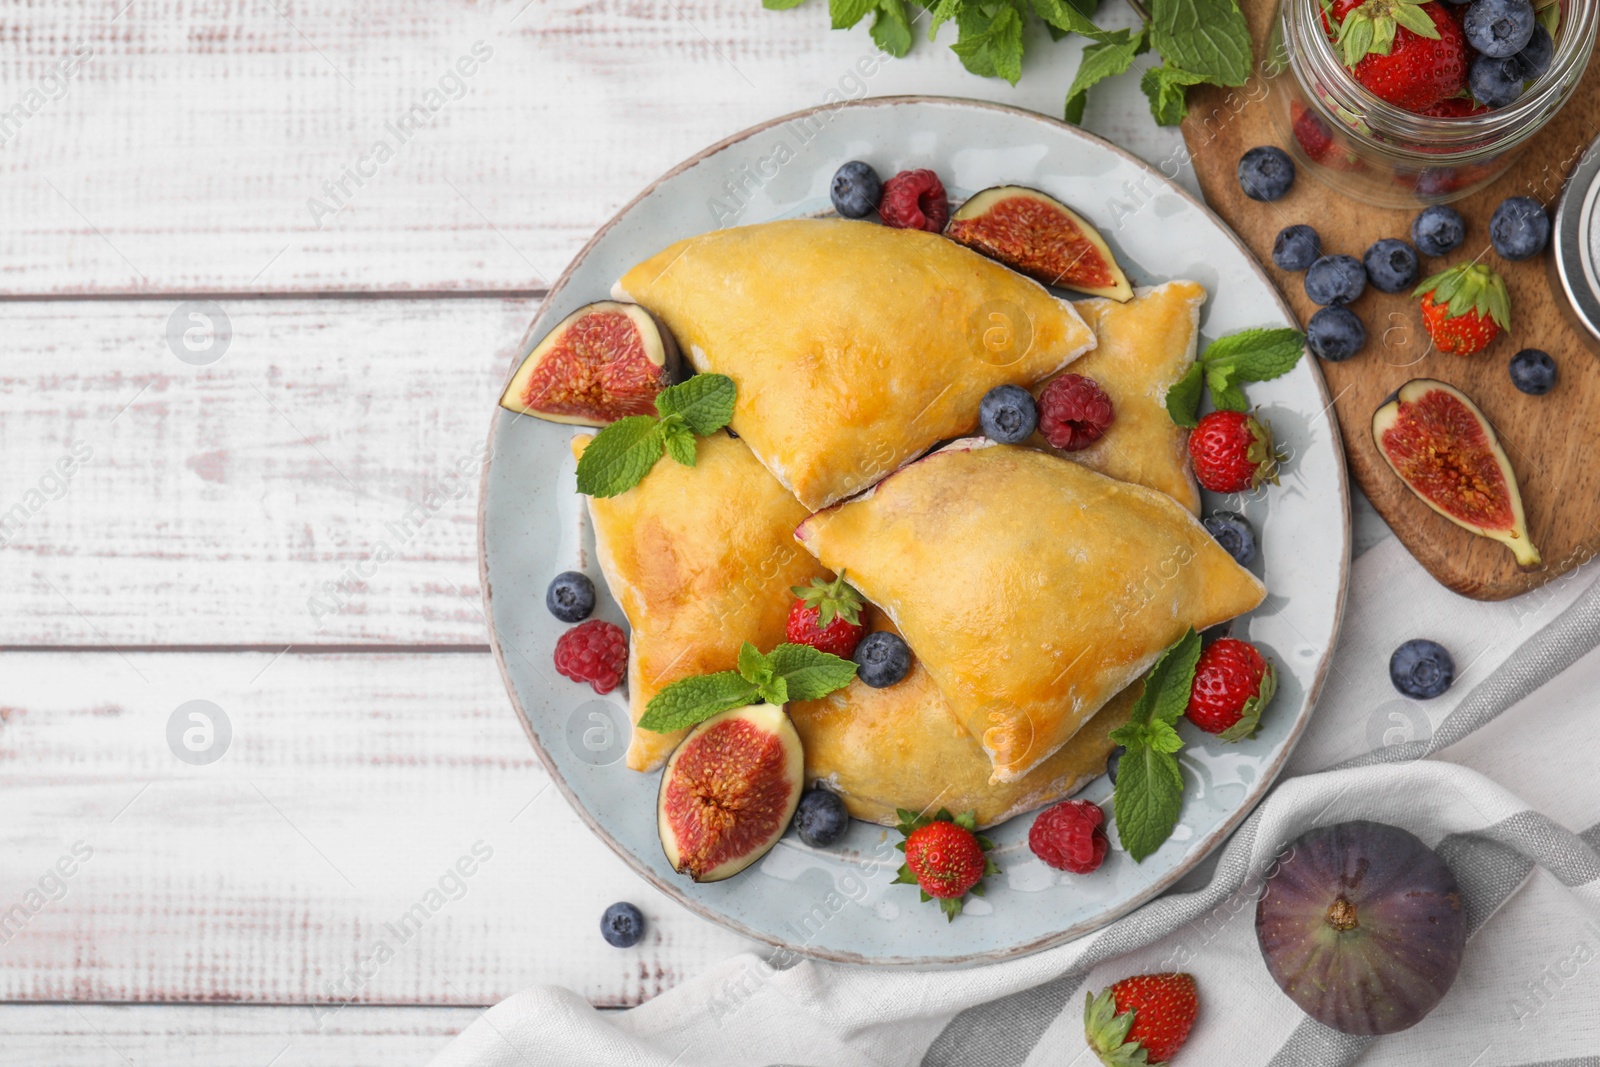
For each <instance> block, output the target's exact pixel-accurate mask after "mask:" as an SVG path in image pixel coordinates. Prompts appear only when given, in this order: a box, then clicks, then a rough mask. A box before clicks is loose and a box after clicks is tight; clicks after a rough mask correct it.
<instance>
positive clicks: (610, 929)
mask: <svg viewBox="0 0 1600 1067" xmlns="http://www.w3.org/2000/svg"><path fill="white" fill-rule="evenodd" d="M600 936H601V937H603V938H605V939H606V944H608V945H615V946H616V947H617V948H632V947H633V946H634V945H637V944H638V943H639V939H640V938H641V937H643V936H644V912H642V911H640V910H639V909H638V908H636V907H634V906H633V905H632V904H629V903H628V902H627V901H626V900H623V901H618V902H617V903H615V904H613V905H611V907H609V908H607V909H606V912H605V914H604V915H602V916H600Z"/></svg>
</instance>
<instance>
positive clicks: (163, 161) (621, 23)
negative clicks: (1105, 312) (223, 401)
mask: <svg viewBox="0 0 1600 1067" xmlns="http://www.w3.org/2000/svg"><path fill="white" fill-rule="evenodd" d="M1128 18H1131V16H1130V15H1128V14H1127V13H1126V12H1123V11H1121V10H1120V9H1119V8H1112V7H1110V6H1109V5H1108V9H1107V11H1105V12H1103V13H1102V21H1103V22H1105V24H1106V25H1108V26H1111V25H1117V24H1120V23H1121V22H1122V21H1126V20H1127V19H1128ZM827 26H828V17H827V10H826V5H825V4H817V3H813V4H810V5H808V6H807V7H806V8H804V9H803V10H800V11H795V12H787V13H780V12H770V11H765V10H763V9H762V8H761V6H760V5H759V4H756V3H753V2H750V0H707V2H701V3H687V4H677V3H673V4H649V3H623V2H604V3H588V2H579V0H540V2H536V3H528V2H527V0H504V2H500V3H483V4H459V3H458V4H441V3H438V2H436V0H377V2H374V3H368V4H363V5H361V6H360V7H359V8H345V7H340V6H337V5H336V6H332V7H330V6H327V5H322V4H307V3H297V2H295V0H248V2H245V3H239V4H235V3H221V2H216V0H212V2H202V3H190V2H188V0H139V2H138V3H136V4H131V5H125V4H123V3H112V4H107V3H105V2H103V0H66V2H61V3H43V2H35V3H29V4H23V5H17V6H14V7H13V8H11V9H10V10H8V12H7V42H8V48H7V49H6V50H5V54H4V55H3V56H0V111H3V110H5V109H9V108H12V107H13V106H19V107H21V108H22V111H21V113H20V117H15V118H14V119H13V121H12V122H11V124H10V125H0V167H3V168H4V174H5V178H6V180H5V181H4V182H3V183H0V218H4V219H5V220H6V222H5V225H4V227H3V229H0V293H4V294H13V295H16V294H83V293H102V294H103V293H130V292H160V293H173V292H211V293H216V292H233V293H239V292H245V293H255V292H318V291H331V290H339V291H377V290H384V291H390V290H393V291H408V292H432V291H438V290H454V291H474V290H479V291H482V290H513V291H517V292H524V291H528V290H541V289H543V288H544V287H545V286H546V285H547V284H548V282H549V281H551V280H553V279H554V278H555V276H556V275H557V274H559V273H560V271H561V270H562V268H563V267H564V266H565V264H566V263H567V261H568V260H569V259H570V258H571V257H572V255H573V254H574V253H575V252H576V251H577V250H578V249H579V248H580V247H581V246H582V245H583V243H584V242H585V241H586V240H587V239H588V237H589V235H590V234H591V233H593V231H594V230H595V229H596V227H598V226H599V225H600V224H601V223H602V222H604V221H605V220H606V219H607V218H609V217H610V216H611V215H612V214H613V213H614V212H615V211H616V210H617V209H618V208H619V207H621V206H622V204H624V203H626V202H627V201H628V200H629V199H631V198H632V197H633V196H634V195H635V194H636V193H637V192H638V191H639V190H640V189H641V188H643V186H644V185H645V184H646V183H647V182H649V181H651V180H652V179H654V178H655V177H656V176H657V175H659V174H661V173H663V172H664V171H666V170H667V169H669V168H670V167H672V166H674V165H676V164H677V163H678V162H680V161H681V160H683V159H685V158H687V157H688V156H690V155H691V154H693V153H694V152H696V151H698V150H699V149H701V148H703V147H704V146H706V145H708V144H711V143H713V142H715V141H718V140H720V139H722V138H723V137H726V136H728V135H729V134H732V133H734V132H736V131H738V130H740V129H743V128H745V127H747V126H750V125H753V124H755V123H757V122H760V121H762V120H765V119H768V118H771V117H773V116H775V115H779V114H784V113H786V112H789V111H793V110H796V109H799V108H804V107H811V106H815V105H819V104H822V103H824V102H829V101H832V100H838V99H841V98H843V99H849V98H856V97H860V96H864V95H868V94H870V95H888V94H895V93H908V92H923V93H927V92H934V93H946V94H953V95H960V96H970V97H978V98H982V99H987V100H995V101H999V102H1003V103H1010V104H1016V105H1019V106H1023V107H1029V108H1033V109H1035V110H1038V111H1042V112H1044V113H1046V114H1052V115H1058V114H1060V111H1061V107H1062V101H1063V100H1064V98H1065V96H1066V89H1067V86H1068V84H1069V83H1070V81H1071V78H1072V74H1073V72H1074V71H1075V70H1076V68H1077V64H1078V56H1079V54H1080V52H1081V47H1082V41H1081V39H1074V40H1073V41H1071V42H1065V43H1062V44H1059V45H1052V44H1051V43H1050V42H1049V40H1048V38H1047V37H1045V35H1044V34H1043V32H1042V30H1039V31H1038V32H1036V34H1035V37H1036V39H1035V40H1033V41H1032V42H1031V47H1032V48H1033V49H1034V52H1033V57H1034V58H1033V59H1032V60H1031V61H1030V63H1029V67H1028V71H1027V73H1026V75H1025V77H1024V78H1023V81H1022V83H1021V85H1019V86H1018V87H1015V88H1013V87H1012V86H1009V85H1007V84H1006V83H1005V82H1003V81H1000V80H998V79H992V78H987V79H986V78H978V77H975V76H973V75H970V74H967V73H966V72H965V71H963V70H962V69H961V67H960V64H959V62H958V60H957V58H956V57H955V56H954V55H953V54H952V53H951V52H950V51H949V49H948V48H947V47H945V46H946V45H947V44H948V42H949V41H950V40H951V39H953V32H954V30H953V27H951V28H947V29H946V30H944V32H943V33H942V35H941V39H940V41H939V42H937V43H934V44H929V43H927V42H920V43H919V44H918V46H917V47H916V48H915V49H914V50H913V52H912V54H911V55H910V56H909V57H907V58H906V59H904V60H897V61H891V62H887V63H885V64H882V65H881V66H880V65H878V64H876V63H869V64H867V66H868V67H870V70H871V73H870V74H868V75H866V76H862V75H861V74H860V73H858V70H857V66H856V64H857V63H858V61H864V60H865V58H866V57H868V56H870V55H871V53H872V52H873V46H872V44H871V41H870V39H869V38H868V36H867V34H866V24H865V23H863V24H862V26H861V27H858V28H857V29H856V30H854V31H852V32H849V33H843V32H841V33H833V32H829V30H828V28H827ZM458 64H459V67H458V66H457V65H458ZM863 69H866V68H863ZM63 70H65V71H67V72H68V73H66V74H65V75H63V74H62V71H63ZM467 71H470V73H465V72H467ZM441 83H442V88H441ZM1136 83H1137V76H1136V75H1135V76H1131V77H1129V78H1123V79H1118V83H1117V84H1116V85H1115V86H1110V87H1107V88H1104V89H1098V90H1096V93H1097V98H1096V99H1095V101H1094V102H1093V103H1092V104H1091V107H1090V111H1089V114H1088V116H1087V121H1086V125H1088V127H1089V128H1091V129H1094V130H1096V131H1097V132H1100V133H1103V134H1106V135H1107V136H1110V137H1112V138H1113V139H1115V140H1118V141H1119V142H1120V143H1124V144H1126V145H1128V146H1129V147H1131V148H1133V149H1134V150H1135V151H1141V152H1143V153H1144V154H1145V155H1146V156H1147V157H1148V158H1150V159H1152V160H1157V159H1165V158H1168V157H1169V156H1170V155H1171V154H1172V152H1173V150H1174V148H1175V147H1176V146H1177V144H1178V141H1177V138H1176V134H1175V133H1174V132H1173V131H1171V130H1159V131H1158V130H1157V129H1156V128H1155V127H1154V126H1153V124H1152V123H1151V121H1150V118H1149V116H1148V111H1147V108H1146V106H1145V103H1144V100H1143V97H1142V96H1141V95H1140V94H1139V91H1138V88H1137V84H1136ZM413 105H417V106H418V110H417V111H415V112H413V111H412V110H411V109H412V107H413ZM408 122H409V123H410V124H411V125H410V126H409V127H408V126H407V123H408ZM412 127H414V128H412ZM380 142H383V143H384V144H386V146H387V152H389V153H392V155H390V156H387V157H386V153H385V152H383V151H376V148H377V145H378V144H379V143H380ZM112 159H114V160H115V166H107V165H106V164H107V161H108V160H112ZM347 168H348V169H347ZM324 183H328V184H327V185H324ZM341 184H342V189H341V188H339V186H341ZM330 212H331V213H330Z"/></svg>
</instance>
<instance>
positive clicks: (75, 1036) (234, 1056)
mask: <svg viewBox="0 0 1600 1067" xmlns="http://www.w3.org/2000/svg"><path fill="white" fill-rule="evenodd" d="M478 1014H479V1012H478V1009H477V1008H398V1007H350V1008H346V1009H345V1010H344V1011H342V1012H339V1013H338V1014H336V1015H331V1016H328V1017H327V1018H325V1019H318V1018H317V1017H315V1016H314V1015H313V1014H312V1012H311V1010H310V1009H309V1008H305V1007H281V1008H280V1007H238V1006H233V1005H223V1004H207V1005H189V1004H163V1005H113V1004H0V1033H3V1034H4V1035H5V1050H6V1054H7V1057H8V1059H9V1061H10V1062H13V1063H26V1064H28V1065H29V1067H86V1065H91V1064H92V1065H94V1067H117V1065H126V1064H129V1063H138V1064H145V1063H153V1064H161V1065H162V1067H266V1065H267V1064H271V1067H393V1065H395V1064H420V1063H426V1062H427V1060H428V1058H429V1057H431V1056H432V1055H434V1054H435V1053H437V1052H438V1051H439V1050H440V1049H442V1048H444V1046H445V1045H447V1044H449V1042H450V1039H451V1038H452V1037H454V1036H455V1035H456V1034H458V1033H460V1032H461V1031H462V1030H463V1029H465V1028H466V1027H467V1026H468V1025H469V1024H470V1023H471V1022H472V1021H473V1020H474V1019H476V1018H477V1017H478Z"/></svg>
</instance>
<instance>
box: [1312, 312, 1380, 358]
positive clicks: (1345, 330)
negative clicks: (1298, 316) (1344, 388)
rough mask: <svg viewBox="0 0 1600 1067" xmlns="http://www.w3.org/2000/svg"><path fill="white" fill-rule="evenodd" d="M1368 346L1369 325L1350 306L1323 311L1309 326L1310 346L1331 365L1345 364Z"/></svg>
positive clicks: (1315, 316)
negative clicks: (1367, 326)
mask: <svg viewBox="0 0 1600 1067" xmlns="http://www.w3.org/2000/svg"><path fill="white" fill-rule="evenodd" d="M1366 344H1367V328H1366V326H1365V325H1364V324H1363V323H1362V322H1361V317H1360V316H1359V315H1357V314H1356V313H1355V312H1354V311H1351V310H1350V309H1349V308H1347V307H1327V308H1323V309H1322V310H1321V311H1318V312H1317V313H1316V314H1315V315H1313V316H1311V321H1310V322H1308V323H1306V345H1307V346H1308V347H1309V348H1310V349H1311V351H1312V352H1313V353H1314V354H1316V355H1317V356H1318V357H1319V358H1321V359H1325V360H1327V361H1328V362H1329V363H1343V362H1344V361H1345V360H1347V359H1349V358H1350V357H1351V356H1353V355H1355V354H1356V353H1357V352H1359V351H1361V350H1362V349H1363V348H1365V347H1366Z"/></svg>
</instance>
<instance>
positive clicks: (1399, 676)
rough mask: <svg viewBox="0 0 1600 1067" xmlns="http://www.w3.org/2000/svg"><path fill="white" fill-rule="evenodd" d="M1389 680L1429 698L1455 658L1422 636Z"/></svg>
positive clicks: (1400, 654) (1399, 658)
mask: <svg viewBox="0 0 1600 1067" xmlns="http://www.w3.org/2000/svg"><path fill="white" fill-rule="evenodd" d="M1479 2H1480V3H1481V2H1482V0H1479ZM1389 680H1390V681H1391V682H1393V683H1394V687H1395V688H1396V689H1398V690H1399V691H1400V693H1401V695H1402V696H1408V697H1415V698H1416V699H1418V700H1429V699H1431V698H1433V697H1436V696H1438V695H1439V694H1440V693H1443V692H1444V691H1445V690H1446V689H1449V688H1450V683H1451V682H1453V681H1455V680H1456V661H1455V660H1453V659H1451V658H1450V653H1448V652H1446V651H1445V650H1444V646H1443V645H1440V644H1439V643H1438V642H1437V641H1429V640H1428V639H1426V638H1422V637H1419V638H1416V639H1415V640H1411V641H1407V642H1406V643H1405V644H1403V645H1401V646H1400V647H1399V648H1397V649H1395V650H1394V655H1392V656H1390V657H1389Z"/></svg>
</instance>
